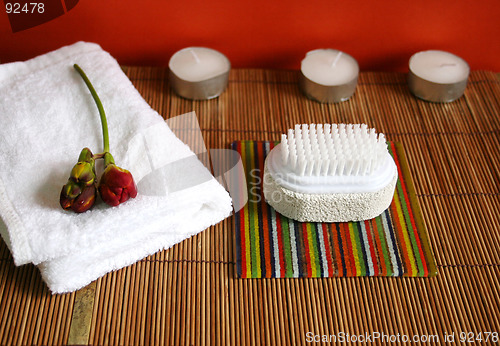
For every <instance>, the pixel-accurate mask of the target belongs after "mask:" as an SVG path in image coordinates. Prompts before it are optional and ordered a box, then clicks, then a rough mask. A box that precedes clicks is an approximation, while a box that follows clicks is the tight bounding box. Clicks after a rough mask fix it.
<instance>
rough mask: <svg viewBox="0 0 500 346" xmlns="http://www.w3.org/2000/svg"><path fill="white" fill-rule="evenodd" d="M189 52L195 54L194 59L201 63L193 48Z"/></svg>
mask: <svg viewBox="0 0 500 346" xmlns="http://www.w3.org/2000/svg"><path fill="white" fill-rule="evenodd" d="M189 52H190V53H191V55H192V56H193V58H194V61H196V63H197V64H199V63H200V58H198V55H197V54H196V53H195V52H194V51H193V50H192V49H190V50H189Z"/></svg>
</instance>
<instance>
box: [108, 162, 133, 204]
mask: <svg viewBox="0 0 500 346" xmlns="http://www.w3.org/2000/svg"><path fill="white" fill-rule="evenodd" d="M99 193H100V194H101V198H102V200H103V201H104V202H106V203H107V204H109V205H111V206H113V207H114V206H117V205H119V204H120V203H123V202H125V201H127V200H128V199H129V198H134V197H135V196H137V187H136V185H135V182H134V178H133V177H132V174H131V173H130V172H129V171H127V170H126V169H123V168H120V167H118V166H117V165H115V164H114V163H110V164H108V165H107V166H106V168H105V170H104V172H103V174H102V176H101V180H100V181H99Z"/></svg>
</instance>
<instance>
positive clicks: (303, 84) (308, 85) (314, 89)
mask: <svg viewBox="0 0 500 346" xmlns="http://www.w3.org/2000/svg"><path fill="white" fill-rule="evenodd" d="M357 83H358V76H356V77H355V78H354V79H353V80H351V81H350V82H348V83H345V84H341V85H323V84H318V83H316V82H313V81H312V80H310V79H309V78H307V77H306V76H304V74H303V73H302V71H301V73H300V80H299V86H300V89H301V90H302V92H303V93H304V94H305V95H306V96H307V97H308V98H310V99H311V100H314V101H318V102H320V103H338V102H342V101H347V100H348V99H349V98H351V96H352V95H353V94H354V91H355V90H356V85H357Z"/></svg>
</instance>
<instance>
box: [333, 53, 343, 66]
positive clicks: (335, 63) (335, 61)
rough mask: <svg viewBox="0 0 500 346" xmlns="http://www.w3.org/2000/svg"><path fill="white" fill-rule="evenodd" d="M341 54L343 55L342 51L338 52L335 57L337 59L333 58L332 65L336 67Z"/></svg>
mask: <svg viewBox="0 0 500 346" xmlns="http://www.w3.org/2000/svg"><path fill="white" fill-rule="evenodd" d="M341 56H342V52H338V53H337V56H336V57H335V59H333V62H332V65H331V67H335V65H337V63H338V62H339V59H340V57H341Z"/></svg>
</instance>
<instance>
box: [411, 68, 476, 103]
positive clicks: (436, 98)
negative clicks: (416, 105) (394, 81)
mask: <svg viewBox="0 0 500 346" xmlns="http://www.w3.org/2000/svg"><path fill="white" fill-rule="evenodd" d="M408 87H409V88H410V91H411V93H412V94H413V95H415V96H416V97H418V98H419V99H422V100H425V101H430V102H441V103H445V102H453V101H455V100H456V99H458V98H460V97H461V96H462V95H463V94H464V92H465V88H466V87H467V79H464V80H462V81H460V82H457V83H434V82H430V81H428V80H425V79H423V78H420V77H419V76H417V75H416V74H414V73H413V72H412V71H411V70H410V72H409V74H408Z"/></svg>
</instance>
